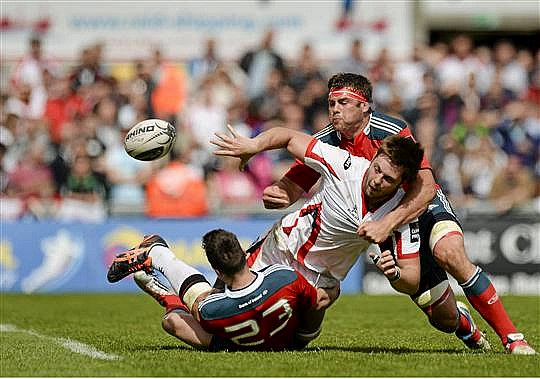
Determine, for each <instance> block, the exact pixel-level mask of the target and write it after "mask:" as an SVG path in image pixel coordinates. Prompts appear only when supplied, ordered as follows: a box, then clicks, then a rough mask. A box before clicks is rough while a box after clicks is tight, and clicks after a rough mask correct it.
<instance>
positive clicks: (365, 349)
mask: <svg viewBox="0 0 540 379" xmlns="http://www.w3.org/2000/svg"><path fill="white" fill-rule="evenodd" d="M128 350H130V351H160V350H163V351H168V350H178V351H198V350H197V349H195V348H193V347H190V346H187V345H137V346H132V347H130V348H129V349H128ZM318 351H321V352H322V351H343V352H351V353H365V354H414V353H446V354H461V353H464V352H467V353H482V352H481V351H472V350H466V349H460V348H447V349H413V348H408V347H395V348H391V347H374V346H332V345H325V346H316V347H307V348H305V349H303V350H299V351H298V352H299V353H301V352H318Z"/></svg>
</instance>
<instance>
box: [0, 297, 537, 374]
mask: <svg viewBox="0 0 540 379" xmlns="http://www.w3.org/2000/svg"><path fill="white" fill-rule="evenodd" d="M0 300H1V301H0V309H1V311H0V326H1V329H0V338H1V356H0V358H1V362H0V376H2V377H49V376H60V377H83V376H90V377H135V376H136V377H182V376H185V377H322V376H325V377H367V376H382V377H407V376H417V377H418V376H420V377H455V376H459V377H538V376H540V356H539V355H536V356H511V355H509V354H506V353H505V352H504V350H503V348H502V346H501V344H500V342H499V340H498V338H497V336H496V335H495V333H494V332H493V331H492V330H491V329H490V328H489V327H488V326H487V324H486V323H485V322H484V320H482V319H481V318H480V317H479V316H478V314H476V313H475V312H474V311H473V316H475V319H476V320H477V323H478V324H479V326H480V328H481V329H483V330H487V331H488V339H489V341H490V342H491V344H492V347H493V349H492V351H490V352H487V353H482V352H473V351H470V350H467V349H466V348H465V346H464V345H463V344H462V343H461V342H460V341H459V340H457V339H456V338H455V337H454V336H453V335H447V334H444V333H442V332H438V331H436V330H435V329H433V328H431V327H430V326H429V324H428V322H427V319H426V317H425V316H424V315H423V314H422V313H421V312H420V311H419V310H418V309H417V308H416V307H415V306H414V305H413V304H412V302H411V301H410V300H409V299H408V298H407V297H406V296H366V295H342V296H341V297H340V299H338V301H337V302H336V303H335V304H334V305H333V306H332V307H331V308H330V309H329V310H328V312H327V315H326V319H325V322H324V326H323V332H322V334H321V336H320V337H319V338H318V339H317V340H315V341H313V342H312V343H311V344H310V345H309V347H308V348H307V349H306V350H305V351H301V352H284V353H207V352H201V351H196V350H194V349H192V348H191V347H189V346H187V345H185V344H183V343H182V342H180V341H178V340H176V339H174V338H173V337H171V336H169V335H167V334H166V333H165V332H164V331H163V330H162V329H161V326H160V320H161V316H162V308H161V307H160V306H159V305H157V303H156V302H155V301H154V300H153V299H151V298H150V297H148V296H147V295H144V294H140V295H139V294H122V295H120V294H107V295H103V294H73V295H19V294H1V299H0ZM503 302H504V304H505V306H506V308H507V310H508V312H509V314H510V317H511V318H512V320H513V321H514V323H515V324H516V325H517V326H518V328H519V329H520V331H522V332H524V333H525V335H526V337H527V340H528V341H529V342H530V343H531V345H532V346H534V347H535V348H536V349H537V350H538V349H539V348H540V298H539V297H537V296H531V297H513V296H505V297H504V298H503Z"/></svg>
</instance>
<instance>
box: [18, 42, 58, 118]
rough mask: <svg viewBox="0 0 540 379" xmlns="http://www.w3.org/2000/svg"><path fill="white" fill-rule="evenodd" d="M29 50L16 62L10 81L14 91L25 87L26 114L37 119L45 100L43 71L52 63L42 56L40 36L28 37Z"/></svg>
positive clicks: (40, 114) (41, 112) (50, 67)
mask: <svg viewBox="0 0 540 379" xmlns="http://www.w3.org/2000/svg"><path fill="white" fill-rule="evenodd" d="M29 50H30V51H29V53H28V54H27V55H25V56H24V57H23V58H22V59H21V60H20V61H19V62H18V63H17V66H16V67H15V69H14V71H13V73H12V75H11V78H10V79H11V80H10V82H11V85H12V87H13V88H14V89H15V90H16V91H21V90H22V88H23V87H26V88H25V89H24V90H25V91H27V92H28V94H29V96H28V107H27V108H28V109H27V112H26V113H27V116H28V117H30V118H33V119H39V118H41V116H42V115H43V112H44V110H45V101H46V100H47V92H46V89H45V85H44V78H43V73H44V71H45V70H51V69H52V64H51V62H50V61H49V60H47V59H45V58H44V57H43V49H42V43H41V39H40V38H38V37H32V38H30V41H29Z"/></svg>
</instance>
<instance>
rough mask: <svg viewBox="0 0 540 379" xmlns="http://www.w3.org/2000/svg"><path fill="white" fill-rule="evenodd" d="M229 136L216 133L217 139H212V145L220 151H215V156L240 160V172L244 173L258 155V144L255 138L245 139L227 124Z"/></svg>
mask: <svg viewBox="0 0 540 379" xmlns="http://www.w3.org/2000/svg"><path fill="white" fill-rule="evenodd" d="M227 129H228V130H229V133H230V135H229V134H226V133H214V135H215V136H216V137H217V138H214V139H211V140H210V143H212V144H214V145H216V146H217V147H219V148H220V149H218V150H215V151H214V155H223V156H229V157H238V158H240V166H239V169H240V171H243V170H244V169H245V167H246V165H247V163H248V161H249V160H250V159H251V157H252V156H254V155H255V154H257V153H258V152H259V151H258V150H257V144H256V143H255V142H254V140H253V138H247V137H244V136H242V135H240V134H238V132H237V131H236V130H235V129H234V128H233V127H232V126H231V125H229V124H227Z"/></svg>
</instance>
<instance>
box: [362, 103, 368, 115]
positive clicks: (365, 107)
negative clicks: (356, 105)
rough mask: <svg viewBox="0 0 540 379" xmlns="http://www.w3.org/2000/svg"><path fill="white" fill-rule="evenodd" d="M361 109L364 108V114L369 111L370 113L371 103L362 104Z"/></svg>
mask: <svg viewBox="0 0 540 379" xmlns="http://www.w3.org/2000/svg"><path fill="white" fill-rule="evenodd" d="M360 107H361V108H362V112H364V113H366V112H367V111H369V103H364V102H362V103H360Z"/></svg>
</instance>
